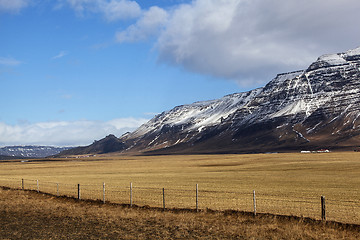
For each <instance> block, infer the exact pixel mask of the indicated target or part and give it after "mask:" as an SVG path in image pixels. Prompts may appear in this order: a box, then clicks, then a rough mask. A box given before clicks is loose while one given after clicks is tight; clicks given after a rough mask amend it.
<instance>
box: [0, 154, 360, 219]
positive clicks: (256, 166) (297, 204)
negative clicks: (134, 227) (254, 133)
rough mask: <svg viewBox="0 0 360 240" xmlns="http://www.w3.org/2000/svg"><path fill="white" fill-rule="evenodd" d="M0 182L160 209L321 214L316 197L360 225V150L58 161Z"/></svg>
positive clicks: (332, 215) (26, 165)
mask: <svg viewBox="0 0 360 240" xmlns="http://www.w3.org/2000/svg"><path fill="white" fill-rule="evenodd" d="M0 166H1V168H0V176H1V177H0V185H5V186H9V187H13V188H20V187H21V179H22V178H24V179H25V188H27V189H36V188H37V186H36V180H37V179H38V180H39V183H40V184H39V187H40V190H41V191H44V192H50V193H53V194H57V185H56V183H59V192H60V195H70V196H76V194H77V184H78V183H79V184H81V197H82V198H89V199H102V196H103V189H102V183H103V182H105V183H106V200H107V201H111V202H117V203H129V195H130V194H129V185H130V182H132V184H133V203H134V204H136V205H140V206H143V205H149V206H153V207H162V203H163V202H162V188H165V199H166V207H167V208H192V209H193V208H195V201H196V200H195V186H196V184H198V185H199V207H200V209H206V208H210V209H214V210H225V209H234V210H240V211H252V210H253V198H252V197H253V196H252V193H253V190H255V191H256V199H257V211H258V212H263V213H273V214H283V215H296V216H304V217H312V218H314V219H319V218H320V217H321V215H320V213H321V210H320V196H325V197H326V208H327V219H328V220H333V221H339V222H345V223H355V224H360V194H359V193H360V153H353V152H342V153H322V154H300V153H299V154H295V153H292V154H256V155H251V154H248V155H193V156H146V157H145V156H141V157H139V156H110V155H108V156H100V157H99V156H97V157H90V158H80V159H64V161H46V162H44V161H38V162H22V163H21V162H6V163H1V164H0Z"/></svg>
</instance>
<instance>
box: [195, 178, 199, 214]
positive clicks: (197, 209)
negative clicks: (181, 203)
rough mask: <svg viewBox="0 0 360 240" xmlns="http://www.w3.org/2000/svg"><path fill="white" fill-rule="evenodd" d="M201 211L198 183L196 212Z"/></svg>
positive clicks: (197, 186)
mask: <svg viewBox="0 0 360 240" xmlns="http://www.w3.org/2000/svg"><path fill="white" fill-rule="evenodd" d="M198 211H199V185H198V184H196V212H198Z"/></svg>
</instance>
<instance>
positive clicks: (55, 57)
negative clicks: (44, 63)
mask: <svg viewBox="0 0 360 240" xmlns="http://www.w3.org/2000/svg"><path fill="white" fill-rule="evenodd" d="M68 54H69V52H67V51H60V52H59V54H58V55H56V56H53V57H52V58H51V59H59V58H62V57H65V56H66V55H68Z"/></svg>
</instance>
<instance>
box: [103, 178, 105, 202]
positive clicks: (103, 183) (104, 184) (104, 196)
mask: <svg viewBox="0 0 360 240" xmlns="http://www.w3.org/2000/svg"><path fill="white" fill-rule="evenodd" d="M103 203H105V183H103Z"/></svg>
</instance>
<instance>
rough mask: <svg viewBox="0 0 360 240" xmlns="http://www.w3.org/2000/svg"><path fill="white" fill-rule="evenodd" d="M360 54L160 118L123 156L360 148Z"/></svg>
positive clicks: (130, 137)
mask: <svg viewBox="0 0 360 240" xmlns="http://www.w3.org/2000/svg"><path fill="white" fill-rule="evenodd" d="M359 116H360V48H357V49H354V50H350V51H347V52H344V53H338V54H327V55H323V56H321V57H319V58H318V59H317V61H315V62H314V63H312V64H311V65H310V66H309V67H308V68H307V69H306V70H302V71H296V72H291V73H285V74H279V75H277V76H276V77H275V78H274V79H273V80H272V81H270V82H269V83H268V84H267V85H266V86H264V87H263V88H259V89H255V90H252V91H249V92H244V93H236V94H232V95H228V96H225V97H223V98H221V99H218V100H212V101H204V102H196V103H193V104H189V105H183V106H178V107H175V108H173V109H172V110H170V111H166V112H163V113H161V114H159V115H157V116H156V117H154V118H153V119H151V120H150V121H149V122H147V123H145V124H144V125H142V126H141V127H140V128H139V129H137V130H136V131H134V132H133V133H129V134H127V135H124V136H122V137H121V138H120V139H119V141H120V142H122V143H123V145H122V147H121V148H122V149H119V150H118V151H123V152H142V153H159V154H162V153H240V152H266V151H289V150H307V149H309V150H311V149H315V148H332V149H336V148H353V147H356V146H359V145H360V119H359Z"/></svg>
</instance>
